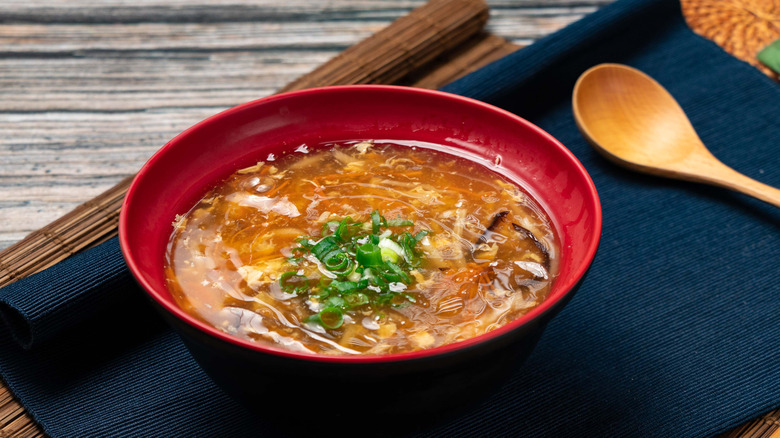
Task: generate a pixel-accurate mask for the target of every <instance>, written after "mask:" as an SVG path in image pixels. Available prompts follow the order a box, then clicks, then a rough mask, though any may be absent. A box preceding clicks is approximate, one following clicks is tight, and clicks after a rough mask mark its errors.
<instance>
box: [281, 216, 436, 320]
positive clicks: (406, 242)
mask: <svg viewBox="0 0 780 438" xmlns="http://www.w3.org/2000/svg"><path fill="white" fill-rule="evenodd" d="M370 216H371V227H370V228H369V227H368V225H367V224H366V225H365V226H364V224H363V222H354V221H353V220H352V218H351V217H345V218H344V219H342V220H338V221H336V220H332V221H328V222H327V223H325V224H324V225H323V227H322V238H320V240H319V241H315V239H312V238H310V237H308V236H302V237H300V238H298V239H297V240H296V241H297V242H298V243H299V244H300V246H299V247H296V248H293V250H292V251H293V256H292V257H290V258H289V259H288V260H289V261H290V263H292V264H295V265H296V266H298V267H300V268H299V269H306V267H307V261H308V262H313V260H312V258H311V256H313V257H314V258H316V259H317V264H318V269H320V270H323V272H325V270H327V276H324V277H322V278H320V279H319V281H318V282H317V284H316V285H310V281H309V279H308V278H307V277H306V276H304V275H301V274H299V273H298V272H303V271H301V270H298V271H290V272H285V273H283V274H282V275H281V276H280V277H279V283H280V285H281V287H282V290H284V291H285V292H288V293H293V294H300V293H302V292H308V293H309V294H310V296H312V297H316V300H317V301H318V302H320V303H322V305H323V306H324V308H323V309H322V310H321V311H320V312H318V313H316V314H314V315H311V316H309V317H307V318H306V319H305V321H307V322H314V323H317V324H320V325H322V326H323V327H325V328H327V329H337V328H339V327H341V325H342V324H343V323H344V313H345V312H351V311H352V310H351V309H354V308H357V307H360V306H365V305H370V306H372V309H371V310H376V308H378V307H382V306H393V307H399V306H404V305H410V304H412V303H415V302H416V301H417V299H416V298H415V297H414V294H413V293H409V292H408V290H409V289H410V286H412V283H413V281H414V280H413V278H412V277H411V276H410V275H409V273H408V272H409V271H410V270H411V269H413V268H415V267H416V266H418V265H419V264H420V262H421V261H420V253H418V252H417V250H416V248H415V246H416V245H417V244H418V243H419V241H420V240H422V239H423V238H424V237H425V236H426V235H428V234H429V233H430V231H428V230H420V231H418V232H417V234H416V235H412V234H411V233H409V232H403V233H399V234H393V231H392V230H390V229H389V228H390V227H412V226H414V222H412V221H410V220H406V219H401V218H397V219H391V220H386V219H385V217H384V216H382V214H381V213H380V212H379V211H378V210H374V211H372V212H371V215H370ZM369 230H370V234H369ZM309 254H310V256H307V255H309Z"/></svg>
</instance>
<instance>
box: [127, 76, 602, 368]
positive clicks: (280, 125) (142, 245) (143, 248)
mask: <svg viewBox="0 0 780 438" xmlns="http://www.w3.org/2000/svg"><path fill="white" fill-rule="evenodd" d="M356 139H377V140H379V139H386V140H396V141H410V140H413V141H421V142H429V143H435V144H439V145H443V146H445V147H447V148H446V149H445V151H447V152H450V153H456V154H459V155H463V156H466V157H469V158H471V159H473V160H475V161H478V162H482V163H483V164H486V165H488V166H491V167H492V165H493V164H494V163H496V162H497V161H500V166H498V167H494V169H495V170H497V171H499V172H500V173H502V174H504V175H506V176H508V177H509V178H510V179H512V180H514V181H516V182H517V183H518V184H519V185H520V186H522V187H523V188H524V189H525V190H526V191H528V192H530V193H531V194H532V195H533V196H534V197H535V198H536V199H537V200H538V201H539V202H540V203H541V204H542V206H543V207H544V208H545V210H546V211H547V213H548V214H549V215H550V216H551V218H552V220H553V222H554V224H555V227H556V231H557V232H558V236H559V237H560V240H561V267H560V271H559V274H558V278H557V280H556V281H555V283H554V285H553V288H552V291H551V292H550V294H549V296H548V298H547V300H545V301H544V302H543V303H542V304H541V305H540V306H539V307H537V308H535V309H534V310H532V311H531V312H529V313H528V314H526V315H524V316H523V317H521V318H520V319H517V320H515V321H513V322H511V323H509V324H507V325H505V326H503V327H501V328H499V329H497V330H494V331H492V332H489V333H487V334H485V335H482V336H479V337H476V338H472V339H469V340H466V341H463V342H459V343H455V344H450V345H446V346H442V347H438V348H435V349H431V350H423V351H417V352H410V353H400V354H389V355H381V356H326V355H312V354H303V353H296V352H291V351H287V350H283V349H280V348H276V347H273V346H269V345H265V344H261V343H254V342H250V341H246V340H243V339H239V338H236V337H233V336H230V335H228V334H225V333H223V332H222V331H219V330H217V329H215V328H213V327H211V326H209V325H207V324H205V323H203V322H201V321H199V320H197V319H195V318H193V317H192V316H190V315H189V314H187V313H185V312H184V311H183V310H181V309H180V308H179V307H178V306H177V305H176V303H175V302H174V300H173V298H172V297H171V295H170V293H169V292H168V289H167V288H166V286H165V275H164V265H165V260H164V257H165V250H166V245H167V243H168V239H169V236H170V234H171V232H172V227H171V223H172V222H173V220H174V216H175V215H176V214H182V213H185V212H186V211H188V210H189V209H190V208H191V207H192V205H194V204H195V202H196V201H197V200H198V199H200V198H201V197H202V196H203V195H204V194H205V192H206V191H207V190H208V189H209V188H210V187H212V186H214V185H215V184H216V183H217V182H219V181H220V180H221V179H223V178H225V177H227V176H228V175H230V174H231V173H233V172H234V171H235V170H236V169H240V168H242V167H246V166H249V165H252V164H254V163H255V162H257V161H260V160H265V159H266V157H267V156H268V154H269V153H274V154H277V155H278V154H281V153H284V152H285V151H291V150H293V149H295V148H296V147H297V146H299V145H301V144H303V143H305V144H308V145H310V146H311V145H317V144H320V143H323V142H335V141H342V140H356ZM600 234H601V207H600V204H599V199H598V195H597V193H596V189H595V187H594V185H593V182H592V181H591V179H590V177H589V176H588V174H587V172H586V171H585V169H584V168H583V167H582V165H581V164H580V163H579V161H577V159H576V158H575V157H574V156H573V155H572V154H571V152H569V150H568V149H566V148H565V147H564V146H563V145H561V144H560V143H559V142H558V141H557V140H555V139H554V138H553V137H552V136H550V135H549V134H547V133H546V132H544V131H542V130H541V129H539V128H538V127H536V126H534V125H533V124H531V123H530V122H528V121H526V120H524V119H522V118H520V117H518V116H516V115H514V114H511V113H509V112H506V111H504V110H501V109H499V108H496V107H493V106H491V105H488V104H485V103H482V102H479V101H475V100H472V99H467V98H464V97H460V96H456V95H452V94H447V93H442V92H438V91H429V90H422V89H417V88H408V87H394V86H369V85H358V86H340V87H325V88H316V89H309V90H303V91H297V92H292V93H286V94H280V95H275V96H270V97H267V98H264V99H260V100H256V101H253V102H249V103H246V104H243V105H240V106H237V107H235V108H231V109H229V110H226V111H224V112H222V113H219V114H217V115H215V116H212V117H210V118H208V119H206V120H204V121H202V122H200V123H198V124H196V125H195V126H193V127H191V128H189V129H188V130H186V131H185V132H183V133H182V134H180V135H178V136H177V137H176V138H174V139H173V140H171V141H170V142H169V143H168V144H166V145H165V146H164V147H163V148H162V149H160V150H159V151H158V152H157V153H156V154H155V155H154V156H152V158H150V159H149V161H148V162H147V163H146V165H145V166H144V167H143V168H142V169H141V171H140V172H139V173H138V176H137V177H136V178H135V180H134V181H133V183H132V185H131V187H130V189H129V191H128V193H127V196H126V198H125V201H124V205H123V207H122V212H121V215H120V220H119V235H120V243H121V246H122V251H123V253H124V256H125V259H126V260H127V264H128V266H129V268H130V270H131V271H132V273H133V275H134V276H135V277H136V279H137V280H138V282H139V283H140V284H141V286H142V287H143V288H144V289H145V290H146V291H147V292H148V294H149V295H150V297H151V298H152V299H153V300H154V301H155V302H156V303H157V304H159V307H161V308H162V309H163V312H165V313H166V314H167V315H166V316H167V317H168V319H169V320H171V317H172V318H174V320H178V322H183V323H185V324H186V325H187V326H188V327H187V331H188V332H190V333H198V332H200V333H201V334H206V335H207V336H209V337H213V338H216V339H218V340H221V341H224V342H227V343H229V344H232V345H234V346H236V347H239V348H243V349H247V350H251V351H256V352H262V353H264V354H268V355H273V356H276V357H277V358H279V359H283V358H288V359H295V360H300V361H310V362H319V363H323V362H326V363H350V364H358V363H388V362H397V361H408V360H414V359H420V358H430V357H434V356H437V355H445V354H446V355H452V354H458V352H459V351H460V350H464V349H467V348H469V347H471V346H475V345H478V344H480V343H483V342H486V341H488V340H495V339H496V338H500V337H502V336H506V335H508V334H510V333H511V332H513V331H517V330H518V328H520V327H522V326H524V325H526V324H528V323H529V322H531V321H534V320H539V319H541V318H542V316H543V315H545V314H546V313H548V312H551V310H552V309H555V310H559V309H560V307H562V305H563V304H564V303H565V302H566V301H567V299H568V298H570V294H572V293H573V290H574V289H575V286H576V285H577V284H578V283H579V281H580V280H581V278H582V277H583V276H584V274H585V272H586V271H587V269H588V267H589V265H590V263H591V261H592V259H593V257H594V255H595V253H596V248H597V246H598V242H599V238H600ZM540 325H541V326H543V325H544V324H540ZM191 329H194V331H193V330H191Z"/></svg>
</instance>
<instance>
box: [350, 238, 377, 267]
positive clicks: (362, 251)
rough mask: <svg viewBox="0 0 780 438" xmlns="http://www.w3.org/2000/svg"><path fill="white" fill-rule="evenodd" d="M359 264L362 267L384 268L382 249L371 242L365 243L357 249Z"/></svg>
mask: <svg viewBox="0 0 780 438" xmlns="http://www.w3.org/2000/svg"><path fill="white" fill-rule="evenodd" d="M355 258H356V259H357V262H358V263H359V264H360V265H361V266H382V264H383V263H384V262H382V249H381V248H379V247H378V246H376V244H373V243H371V242H367V243H364V244H362V245H360V246H359V247H358V248H357V253H356V254H355Z"/></svg>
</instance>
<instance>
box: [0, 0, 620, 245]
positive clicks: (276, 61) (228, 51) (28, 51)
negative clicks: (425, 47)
mask: <svg viewBox="0 0 780 438" xmlns="http://www.w3.org/2000/svg"><path fill="white" fill-rule="evenodd" d="M423 3H424V1H423V0H373V1H367V0H338V1H325V0H284V1H282V0H32V1H28V2H21V1H18V0H0V249H2V248H5V247H7V246H9V245H10V244H12V243H14V242H16V241H18V240H20V239H21V238H22V237H24V236H25V235H26V234H28V233H29V232H31V231H33V230H36V229H38V228H41V227H42V226H44V225H46V224H48V223H49V222H51V221H52V220H54V219H56V218H58V217H60V216H61V215H63V214H64V213H66V212H68V211H70V210H72V209H73V208H74V207H75V206H77V205H78V204H80V203H82V202H84V201H86V200H88V199H91V198H92V197H94V196H96V195H97V194H99V193H101V192H103V191H104V190H106V189H108V188H109V187H111V186H113V185H114V184H116V183H117V182H118V181H120V180H121V179H122V178H124V177H126V176H128V175H131V174H133V173H135V172H136V171H137V170H138V169H139V168H140V167H141V165H142V164H143V163H144V162H145V161H146V159H147V158H148V157H149V156H151V155H152V153H154V152H155V151H156V150H157V149H158V148H159V147H160V146H162V145H163V144H164V143H165V142H166V141H167V140H168V139H170V138H172V137H173V136H174V135H175V134H177V133H178V132H180V131H182V130H184V129H185V128H187V127H188V126H190V125H192V124H194V123H195V122H197V121H199V120H201V119H203V118H205V117H207V116H209V115H212V114H215V113H217V112H219V111H221V110H223V109H225V108H228V107H231V106H234V105H236V104H239V103H242V102H246V101H249V100H253V99H257V98H260V97H263V96H267V95H269V94H271V93H273V92H274V91H275V90H277V89H279V88H281V87H282V86H284V85H285V84H287V83H288V82H291V81H292V80H293V79H295V78H296V77H298V76H300V75H302V74H304V73H307V72H308V71H310V70H312V69H314V68H315V67H316V66H318V65H320V64H321V63H323V62H325V61H327V60H328V59H330V58H331V57H333V56H334V55H336V54H337V53H339V52H340V51H342V50H344V49H345V48H347V47H349V46H350V45H352V44H354V43H356V42H358V41H360V40H362V39H363V38H365V37H367V36H368V35H370V34H372V33H373V32H375V31H377V30H379V29H381V28H382V27H384V26H386V25H387V24H388V23H390V22H391V21H393V20H394V19H396V18H398V17H400V16H401V15H404V14H406V13H408V12H409V11H410V10H411V9H413V8H415V7H417V6H420V5H421V4H423ZM488 3H489V5H490V7H491V10H492V16H491V19H490V23H489V30H490V31H492V32H493V33H495V34H498V35H501V36H503V37H505V38H507V39H509V40H511V41H513V42H517V43H521V44H523V45H525V44H528V43H531V42H533V41H534V40H536V39H538V38H539V37H541V36H544V35H546V34H548V33H550V32H553V31H555V30H557V29H559V28H561V27H563V26H565V25H566V24H568V23H571V22H572V21H575V20H577V19H579V18H581V17H582V16H584V15H586V14H588V13H590V12H593V11H594V10H596V9H597V8H598V7H599V6H601V5H604V4H606V3H610V0H547V1H545V0H490V1H488Z"/></svg>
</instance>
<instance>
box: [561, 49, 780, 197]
mask: <svg viewBox="0 0 780 438" xmlns="http://www.w3.org/2000/svg"><path fill="white" fill-rule="evenodd" d="M572 107H573V111H574V119H575V121H576V122H577V127H578V128H579V129H580V132H582V135H583V136H585V138H586V139H587V140H588V142H590V143H591V144H592V145H593V146H594V148H595V149H596V150H597V151H599V152H600V153H601V154H603V155H604V156H605V157H606V158H608V159H610V160H612V161H613V162H615V163H617V164H619V165H622V166H625V167H628V168H630V169H633V170H637V171H640V172H645V173H649V174H653V175H660V176H665V177H668V178H676V179H682V180H687V181H695V182H701V183H705V184H711V185H715V186H719V187H724V188H727V189H731V190H735V191H738V192H741V193H744V194H746V195H749V196H753V197H755V198H757V199H760V200H762V201H764V202H767V203H770V204H772V205H775V206H777V207H780V190H778V189H776V188H774V187H770V186H768V185H766V184H762V183H760V182H758V181H756V180H753V179H751V178H748V177H747V176H745V175H742V174H741V173H739V172H737V171H735V170H733V169H732V168H730V167H728V166H726V165H725V164H723V163H721V162H720V161H719V160H718V159H717V158H715V156H713V155H712V153H711V152H710V151H709V150H708V149H707V147H706V146H705V145H704V143H703V142H702V141H701V139H699V136H698V135H697V134H696V131H695V130H694V128H693V125H691V122H690V120H688V117H687V116H686V115H685V112H684V111H683V109H682V108H681V107H680V105H679V104H678V103H677V101H676V100H675V99H674V97H672V95H671V94H669V92H668V91H666V89H665V88H664V87H663V86H662V85H661V84H659V83H658V82H656V81H655V80H654V79H653V78H651V77H650V76H648V75H646V74H645V73H643V72H641V71H639V70H637V69H635V68H632V67H629V66H626V65H621V64H600V65H597V66H595V67H592V68H590V69H589V70H587V71H586V72H585V73H583V74H582V75H581V76H580V77H579V79H578V80H577V83H576V85H575V86H574V93H573V96H572Z"/></svg>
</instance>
